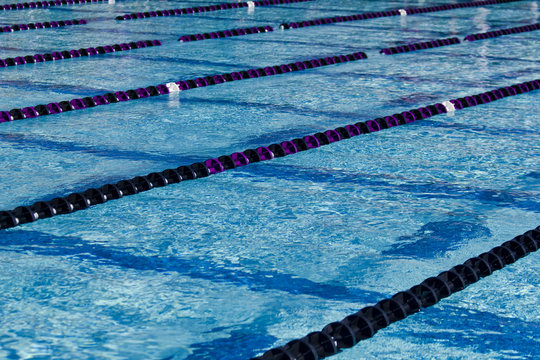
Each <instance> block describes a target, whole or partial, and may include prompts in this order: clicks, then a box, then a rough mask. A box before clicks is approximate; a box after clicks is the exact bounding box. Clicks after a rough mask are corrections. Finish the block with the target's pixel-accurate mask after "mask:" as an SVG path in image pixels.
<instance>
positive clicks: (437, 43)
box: [380, 37, 460, 55]
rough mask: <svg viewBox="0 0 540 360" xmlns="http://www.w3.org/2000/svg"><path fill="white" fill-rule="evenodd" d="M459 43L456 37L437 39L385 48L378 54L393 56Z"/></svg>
mask: <svg viewBox="0 0 540 360" xmlns="http://www.w3.org/2000/svg"><path fill="white" fill-rule="evenodd" d="M459 43H460V41H459V39H458V38H456V37H454V38H449V39H438V40H432V41H425V42H419V43H413V44H407V45H403V46H396V47H391V48H385V49H382V50H381V51H380V53H381V54H384V55H393V54H400V53H404V52H410V51H416V50H423V49H432V48H434V47H441V46H448V45H454V44H459Z"/></svg>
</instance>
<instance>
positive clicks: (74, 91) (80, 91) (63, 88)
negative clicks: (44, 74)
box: [0, 79, 111, 103]
mask: <svg viewBox="0 0 540 360" xmlns="http://www.w3.org/2000/svg"><path fill="white" fill-rule="evenodd" d="M51 80H52V79H51ZM6 86H8V87H10V88H14V89H20V90H25V91H28V89H32V91H33V92H36V91H44V92H49V93H50V92H53V93H57V94H69V95H76V96H90V95H94V94H95V93H103V92H108V91H111V90H108V89H103V88H93V87H86V86H82V85H80V84H79V85H67V84H53V83H44V82H35V81H30V80H0V88H1V87H6ZM43 103H47V101H46V100H44V101H43Z"/></svg>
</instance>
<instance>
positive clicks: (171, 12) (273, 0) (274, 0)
mask: <svg viewBox="0 0 540 360" xmlns="http://www.w3.org/2000/svg"><path fill="white" fill-rule="evenodd" d="M308 1H314V0H265V1H243V2H237V3H233V2H231V3H224V4H215V5H207V6H195V7H190V8H181V9H168V10H154V11H146V12H138V13H131V14H124V15H119V16H117V17H116V20H120V21H122V20H136V19H145V18H151V17H161V16H179V15H188V14H196V13H203V12H210V11H221V10H229V9H239V8H254V7H259V6H271V5H282V4H293V3H301V2H308Z"/></svg>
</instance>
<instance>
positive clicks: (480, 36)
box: [465, 23, 540, 41]
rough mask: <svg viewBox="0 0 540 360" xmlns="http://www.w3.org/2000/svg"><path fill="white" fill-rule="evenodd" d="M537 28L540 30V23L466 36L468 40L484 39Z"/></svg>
mask: <svg viewBox="0 0 540 360" xmlns="http://www.w3.org/2000/svg"><path fill="white" fill-rule="evenodd" d="M535 30H540V23H536V24H531V25H525V26H518V27H513V28H509V29H501V30H494V31H488V32H484V33H478V34H472V35H467V36H466V37H465V40H467V41H476V40H484V39H491V38H494V37H498V36H503V35H511V34H518V33H522V32H527V31H535Z"/></svg>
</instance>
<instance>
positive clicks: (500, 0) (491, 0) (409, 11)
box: [280, 0, 521, 30]
mask: <svg viewBox="0 0 540 360" xmlns="http://www.w3.org/2000/svg"><path fill="white" fill-rule="evenodd" d="M516 1H521V0H484V1H474V2H467V3H460V4H443V5H437V6H431V7H425V8H405V9H397V10H385V11H377V12H368V13H362V14H356V15H345V16H333V17H327V18H320V19H314V20H305V21H302V22H290V23H283V24H281V25H280V28H281V29H284V30H285V29H297V28H302V27H308V26H319V25H328V24H335V23H340V22H346V21H358V20H367V19H375V18H380V17H390V16H400V15H401V16H405V15H416V14H424V13H429V12H436V11H445V10H454V9H461V8H468V7H478V6H486V5H498V4H504V3H509V2H516Z"/></svg>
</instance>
